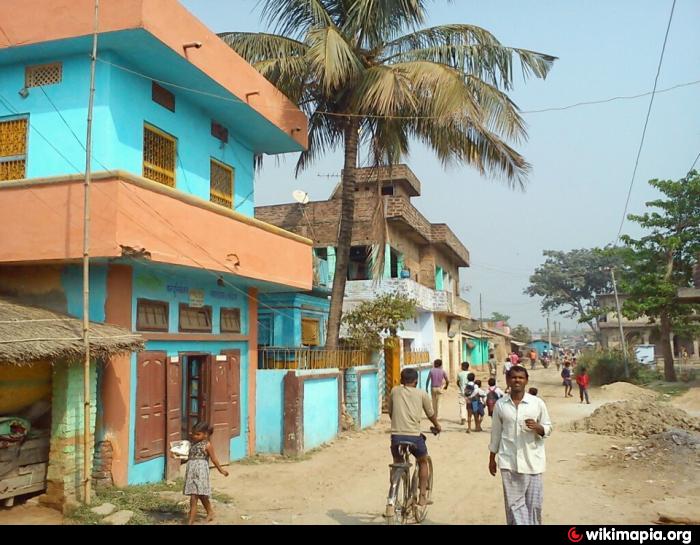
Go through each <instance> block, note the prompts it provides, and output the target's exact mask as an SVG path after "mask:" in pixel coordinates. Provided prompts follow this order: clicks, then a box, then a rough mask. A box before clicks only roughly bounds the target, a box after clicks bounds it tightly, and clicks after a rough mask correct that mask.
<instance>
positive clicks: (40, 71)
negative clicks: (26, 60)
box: [24, 62, 63, 87]
mask: <svg viewBox="0 0 700 545" xmlns="http://www.w3.org/2000/svg"><path fill="white" fill-rule="evenodd" d="M62 79H63V63H60V62H54V63H51V64H39V65H36V66H27V67H26V68H25V69H24V85H25V87H41V86H43V85H54V84H56V83H61V80H62Z"/></svg>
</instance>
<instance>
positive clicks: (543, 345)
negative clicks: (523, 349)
mask: <svg viewBox="0 0 700 545" xmlns="http://www.w3.org/2000/svg"><path fill="white" fill-rule="evenodd" d="M529 347H533V348H534V349H535V350H537V356H538V357H539V356H541V355H542V352H543V351H544V350H545V349H546V350H551V346H550V345H549V343H548V342H547V341H543V340H538V341H532V342H531V343H530V344H529V345H528V348H529ZM524 355H526V356H527V354H524Z"/></svg>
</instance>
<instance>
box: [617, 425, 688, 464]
mask: <svg viewBox="0 0 700 545" xmlns="http://www.w3.org/2000/svg"><path fill="white" fill-rule="evenodd" d="M610 450H611V451H613V452H612V453H611V454H609V455H608V456H607V458H608V459H609V460H614V461H617V462H629V461H633V460H634V461H641V462H646V463H649V464H652V465H658V464H669V463H672V462H674V461H677V462H679V463H681V464H686V465H690V464H693V463H694V464H695V465H696V466H697V465H698V464H700V433H698V432H689V431H685V430H681V429H677V428H672V429H669V430H667V431H664V432H661V433H655V434H654V435H652V436H650V437H648V438H647V439H645V440H644V441H642V442H639V443H637V444H634V445H630V446H626V447H624V448H621V447H618V446H615V445H613V446H611V447H610Z"/></svg>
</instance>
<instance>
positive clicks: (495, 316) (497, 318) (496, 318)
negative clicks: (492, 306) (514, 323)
mask: <svg viewBox="0 0 700 545" xmlns="http://www.w3.org/2000/svg"><path fill="white" fill-rule="evenodd" d="M487 320H488V321H489V322H503V323H506V324H507V323H508V320H510V316H508V315H507V314H501V313H500V312H492V313H491V317H490V318H487Z"/></svg>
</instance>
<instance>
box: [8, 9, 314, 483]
mask: <svg viewBox="0 0 700 545" xmlns="http://www.w3.org/2000/svg"><path fill="white" fill-rule="evenodd" d="M93 13H94V1H93V0H3V2H0V21H1V24H2V28H3V33H2V35H1V36H0V241H1V242H0V294H3V295H5V296H11V297H14V298H16V299H17V300H19V301H23V302H25V303H31V304H35V305H39V306H43V307H47V308H49V309H51V310H54V311H58V312H63V313H66V314H68V315H71V316H74V317H81V316H82V291H83V283H82V269H81V264H80V262H81V259H82V256H83V226H84V222H85V221H87V220H86V218H85V216H84V207H83V196H84V189H83V179H84V174H83V171H84V168H85V157H86V149H85V140H86V126H87V117H88V116H87V114H88V96H89V91H90V85H89V81H90V62H91V59H90V52H91V47H92V34H93ZM306 135H307V120H306V117H305V116H304V114H303V113H302V112H301V111H300V110H299V109H298V108H297V107H296V106H295V105H294V104H292V103H291V102H290V101H289V100H288V99H287V98H286V97H285V96H283V95H282V94H281V93H280V92H279V91H278V90H277V89H276V88H275V87H274V86H273V85H271V84H270V83H269V82H268V81H267V80H266V79H265V78H263V77H262V76H261V75H260V74H259V73H258V72H257V71H256V70H255V69H253V67H252V66H250V65H249V64H247V63H246V62H245V61H244V60H243V59H242V58H241V57H239V56H238V55H237V54H236V53H234V52H233V51H232V50H231V49H230V48H229V47H228V46H226V44H224V43H223V42H222V41H221V40H220V39H219V38H218V37H217V36H216V35H215V34H214V33H212V32H211V31H210V30H209V29H207V27H205V26H204V25H203V24H202V23H201V22H199V21H198V20H197V19H196V18H195V17H193V16H192V15H191V14H190V13H189V12H188V11H187V10H186V9H185V8H184V7H182V6H181V5H180V4H179V3H178V2H177V1H176V0H102V2H100V11H99V35H98V57H97V63H96V85H95V102H94V124H93V143H92V152H93V155H92V157H93V159H92V170H93V173H94V175H93V181H92V186H91V189H90V199H91V205H90V217H89V236H90V237H89V239H90V244H89V256H90V260H91V263H90V307H89V315H90V319H91V320H93V321H96V322H104V323H109V324H114V325H118V326H121V327H122V328H124V329H126V330H128V331H133V332H139V333H141V335H142V337H143V338H144V339H145V341H146V344H145V351H144V352H142V353H139V354H131V355H127V356H120V357H115V358H107V359H106V360H105V361H103V362H100V364H98V362H94V368H93V373H92V381H93V382H92V390H93V399H92V403H93V404H96V411H95V413H94V415H93V418H94V423H93V424H92V430H93V432H94V435H95V440H96V442H97V443H98V444H101V443H104V442H105V441H107V442H110V443H111V448H112V451H111V452H112V454H111V467H110V468H109V471H111V474H112V475H113V478H114V481H115V482H116V484H118V485H126V484H138V483H146V482H152V481H158V480H161V479H163V477H164V476H165V475H169V476H170V475H175V474H177V471H178V466H179V462H177V461H176V462H175V463H174V464H173V463H171V461H170V460H169V459H168V456H167V454H168V443H169V441H172V440H175V439H180V438H182V437H183V436H185V435H186V434H187V432H188V430H189V428H190V425H191V424H192V423H194V422H196V421H197V420H199V419H207V420H209V421H210V422H211V423H212V424H213V425H214V427H215V429H216V432H215V434H214V435H213V441H214V443H215V447H216V449H217V452H218V457H219V459H221V460H224V461H228V460H235V459H239V458H242V457H244V456H246V455H248V454H250V453H252V452H253V449H254V447H255V439H254V438H255V371H256V368H257V365H256V361H257V346H258V329H257V324H258V309H259V298H260V296H261V294H264V293H274V292H293V291H307V290H310V289H311V287H312V274H313V273H312V260H313V255H312V245H311V241H310V240H307V239H306V238H304V237H302V236H299V235H298V234H293V233H290V232H286V231H283V230H281V229H279V228H278V227H275V226H273V225H270V224H267V223H264V222H262V221H260V220H259V219H256V218H254V216H253V210H254V196H255V191H254V183H253V178H254V162H255V157H256V155H259V154H280V153H286V152H298V151H301V150H303V149H305V147H306V145H307V141H306V138H307V136H306ZM282 263H283V264H284V266H283V267H282V266H280V264H282ZM285 319H286V320H294V319H295V318H294V316H291V315H289V314H285ZM59 379H60V380H61V381H63V382H64V383H65V384H66V387H67V388H75V389H76V391H82V390H81V389H80V385H81V384H82V370H81V368H80V367H78V368H77V369H75V370H72V368H71V370H66V369H64V368H61V367H59V366H55V369H54V381H56V380H59ZM71 391H72V390H71ZM71 415H72V416H71ZM53 416H54V420H55V422H54V423H55V425H56V426H58V425H59V424H61V422H63V421H62V420H61V419H64V420H66V422H64V424H65V428H61V429H62V430H64V431H65V433H66V437H65V445H60V444H58V445H52V447H51V448H52V451H53V449H55V448H56V449H59V451H57V453H54V454H56V455H60V453H67V454H66V456H72V454H70V453H71V452H73V451H71V450H70V448H73V450H76V449H75V448H74V447H70V445H72V444H73V443H76V444H79V441H78V440H77V439H76V437H77V436H78V435H80V434H81V433H82V432H81V431H80V430H81V427H80V426H78V425H76V424H77V422H78V420H79V418H80V417H79V415H78V414H75V415H74V414H72V413H71V414H70V415H63V414H61V415H59V414H54V415H53ZM73 417H75V418H76V419H78V420H75V421H71V422H67V420H68V419H70V418H73ZM69 424H70V425H69ZM71 441H72V442H71ZM64 447H65V449H68V450H64ZM69 447H70V448H69ZM78 450H79V449H78ZM75 456H76V457H75V458H74V459H72V460H73V461H72V462H71V461H70V460H69V461H68V462H66V463H72V464H73V465H76V464H78V463H79V462H78V461H77V460H78V458H77V456H78V454H75ZM54 484H55V486H54V488H55V489H56V494H62V493H63V492H64V491H65V492H66V493H68V491H69V488H70V483H67V482H57V483H54Z"/></svg>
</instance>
